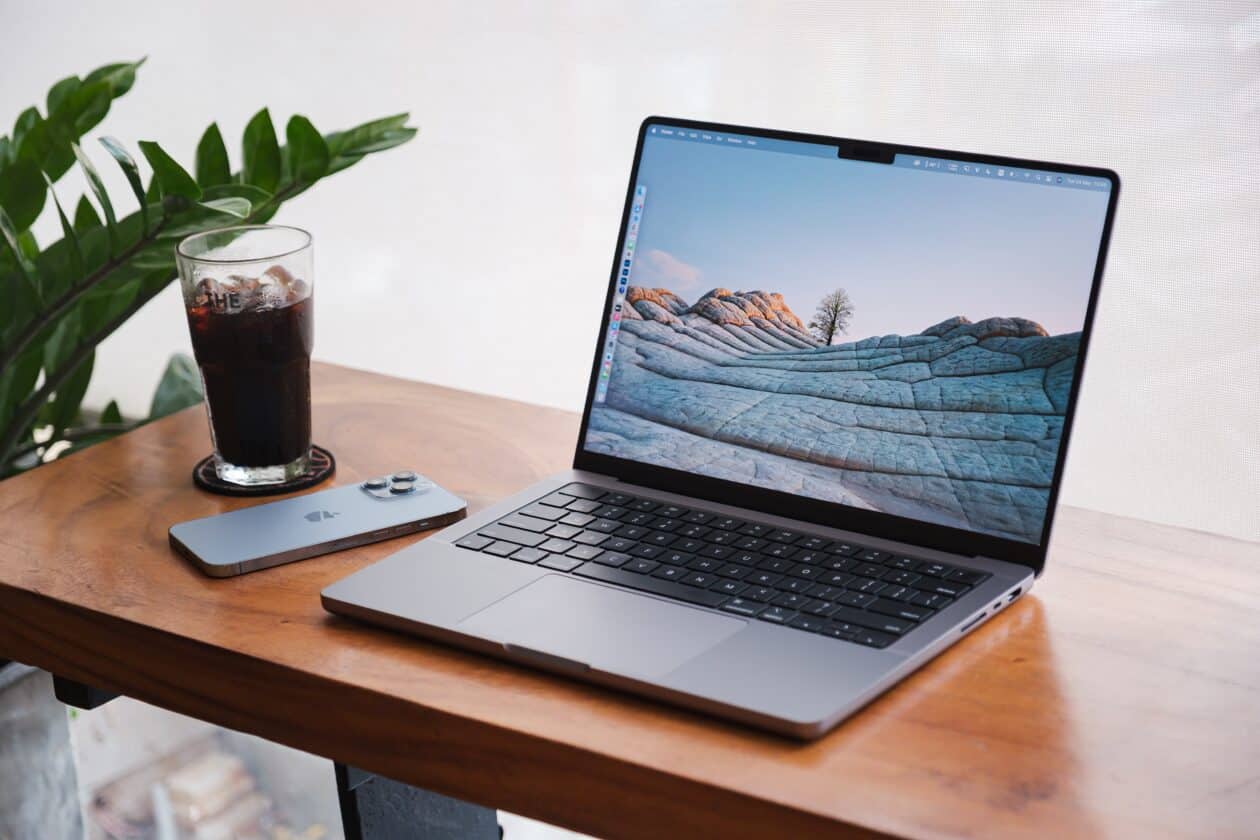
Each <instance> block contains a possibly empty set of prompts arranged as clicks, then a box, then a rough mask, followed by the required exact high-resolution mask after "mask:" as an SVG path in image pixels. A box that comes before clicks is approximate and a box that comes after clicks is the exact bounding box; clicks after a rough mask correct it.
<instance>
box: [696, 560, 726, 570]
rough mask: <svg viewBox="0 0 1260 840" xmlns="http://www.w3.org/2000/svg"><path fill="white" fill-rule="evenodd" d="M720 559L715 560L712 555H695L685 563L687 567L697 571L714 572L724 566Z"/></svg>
mask: <svg viewBox="0 0 1260 840" xmlns="http://www.w3.org/2000/svg"><path fill="white" fill-rule="evenodd" d="M725 565H726V563H725V562H724V561H722V560H715V559H714V558H712V557H696V558H695V559H694V560H692V561H691V562H690V563H688V564H687V566H688V568H691V569H695V570H696V571H697V572H716V571H717V570H718V569H720V568H722V567H723V566H725Z"/></svg>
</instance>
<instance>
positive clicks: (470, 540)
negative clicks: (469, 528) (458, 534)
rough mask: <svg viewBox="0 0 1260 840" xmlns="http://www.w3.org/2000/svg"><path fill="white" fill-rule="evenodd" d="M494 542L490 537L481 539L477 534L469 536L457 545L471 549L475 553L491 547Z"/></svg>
mask: <svg viewBox="0 0 1260 840" xmlns="http://www.w3.org/2000/svg"><path fill="white" fill-rule="evenodd" d="M492 542H494V540H492V539H490V538H489V537H481V536H478V535H477V534H469V535H468V536H466V537H464V538H463V539H462V540H460V541H459V542H457V543H455V545H457V546H459V547H460V548H469V549H472V550H473V551H481V549H483V548H485V547H486V546H488V545H490V543H492Z"/></svg>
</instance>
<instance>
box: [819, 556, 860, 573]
mask: <svg viewBox="0 0 1260 840" xmlns="http://www.w3.org/2000/svg"><path fill="white" fill-rule="evenodd" d="M823 565H824V566H826V567H827V568H828V569H831V570H832V571H834V572H851V571H853V570H854V569H856V568H857V567H858V561H856V560H854V559H853V558H852V557H832V558H831V559H830V560H828V561H827V562H826V563H824V564H823Z"/></svg>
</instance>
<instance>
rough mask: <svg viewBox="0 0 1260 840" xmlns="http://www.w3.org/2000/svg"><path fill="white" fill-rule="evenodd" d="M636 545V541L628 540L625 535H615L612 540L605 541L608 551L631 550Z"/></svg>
mask: <svg viewBox="0 0 1260 840" xmlns="http://www.w3.org/2000/svg"><path fill="white" fill-rule="evenodd" d="M634 546H635V541H634V540H628V539H626V538H625V537H613V538H612V539H611V540H609V541H608V542H606V543H604V548H605V549H607V550H608V551H629V550H630V549H632V548H634Z"/></svg>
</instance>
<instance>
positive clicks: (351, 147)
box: [326, 114, 411, 155]
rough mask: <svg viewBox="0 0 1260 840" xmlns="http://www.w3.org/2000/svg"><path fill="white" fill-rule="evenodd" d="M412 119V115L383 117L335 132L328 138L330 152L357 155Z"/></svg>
mask: <svg viewBox="0 0 1260 840" xmlns="http://www.w3.org/2000/svg"><path fill="white" fill-rule="evenodd" d="M410 118H411V114H394V115H393V116H392V117H382V118H381V119H379V120H372V121H370V122H365V123H363V124H362V125H356V126H355V127H354V128H351V129H347V130H346V131H336V132H333V133H332V134H329V135H328V136H327V137H326V139H327V141H328V150H329V151H330V152H332V154H334V155H340V154H347V153H349V154H355V153H357V152H358V147H359V146H362V145H366V144H368V143H372V142H375V141H376V139H377V138H378V137H379V136H380V135H381V134H383V133H384V132H387V131H392V130H394V129H398V128H402V127H404V126H405V125H406V123H407V120H408V119H410Z"/></svg>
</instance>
